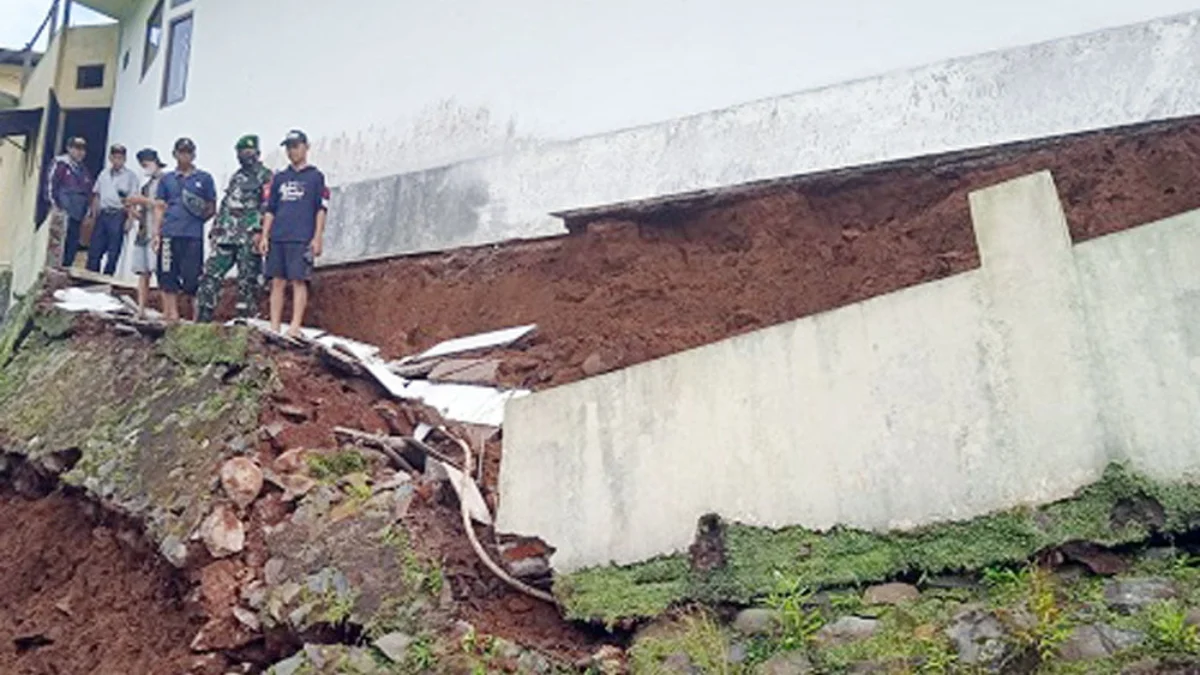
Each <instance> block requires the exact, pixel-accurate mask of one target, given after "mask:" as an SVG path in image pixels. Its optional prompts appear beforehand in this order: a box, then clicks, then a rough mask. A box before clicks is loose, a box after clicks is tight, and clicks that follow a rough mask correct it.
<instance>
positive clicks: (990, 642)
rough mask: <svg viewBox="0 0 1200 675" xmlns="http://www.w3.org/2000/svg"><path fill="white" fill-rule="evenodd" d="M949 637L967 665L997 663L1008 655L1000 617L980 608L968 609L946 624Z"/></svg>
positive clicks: (991, 664)
mask: <svg viewBox="0 0 1200 675" xmlns="http://www.w3.org/2000/svg"><path fill="white" fill-rule="evenodd" d="M946 637H948V638H949V639H950V642H951V643H952V644H953V645H954V648H955V650H956V651H957V652H958V660H959V662H960V663H962V664H965V665H972V666H973V665H985V666H998V665H999V664H1000V663H1002V662H1003V661H1004V659H1005V658H1006V657H1007V656H1008V651H1009V647H1008V646H1007V644H1006V643H1005V640H1004V627H1003V626H1002V625H1001V623H1000V621H999V619H997V618H996V617H994V616H992V615H991V614H989V613H988V612H985V611H983V610H979V609H969V610H966V611H964V612H960V613H959V614H958V615H957V616H955V617H954V621H953V623H951V624H950V626H949V627H948V628H946Z"/></svg>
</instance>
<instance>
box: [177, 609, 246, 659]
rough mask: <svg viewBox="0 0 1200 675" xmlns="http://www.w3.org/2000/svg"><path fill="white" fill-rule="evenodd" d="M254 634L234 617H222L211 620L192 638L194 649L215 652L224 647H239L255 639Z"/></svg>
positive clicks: (195, 650)
mask: <svg viewBox="0 0 1200 675" xmlns="http://www.w3.org/2000/svg"><path fill="white" fill-rule="evenodd" d="M254 638H255V636H254V634H253V633H251V632H250V631H248V630H246V629H245V628H244V627H243V626H242V625H241V624H240V623H239V622H238V621H237V620H236V619H234V618H233V617H229V616H226V617H220V618H216V619H212V620H210V621H209V622H208V623H206V624H204V627H203V628H201V629H200V631H199V632H198V633H196V637H194V638H193V639H192V644H191V647H192V651H194V652H213V651H218V650H224V649H237V648H238V647H244V646H246V645H247V644H250V643H251V642H253V641H254Z"/></svg>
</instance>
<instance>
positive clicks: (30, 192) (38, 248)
mask: <svg viewBox="0 0 1200 675" xmlns="http://www.w3.org/2000/svg"><path fill="white" fill-rule="evenodd" d="M73 30H74V29H73ZM69 32H71V31H67V32H60V33H59V34H58V35H56V36H55V38H54V40H53V41H52V42H51V43H50V44H49V45H48V47H47V49H46V53H45V54H44V55H43V56H42V58H41V61H40V62H39V63H38V64H37V66H36V67H35V68H34V69H33V71H32V72H31V73H30V76H29V80H28V81H27V82H26V83H25V88H24V90H23V91H22V94H21V101H20V106H19V107H20V108H25V109H32V108H44V107H45V106H46V105H47V103H48V102H49V100H50V90H51V88H52V87H53V86H54V83H55V81H56V79H57V77H58V72H59V63H60V57H61V54H62V53H63V45H64V40H63V36H64V35H66V34H67V33H69ZM46 132H47V130H46V118H45V116H43V117H42V127H41V129H40V130H39V132H38V136H37V138H36V139H34V142H33V144H32V146H31V147H29V148H27V149H26V150H25V151H22V150H20V149H18V148H16V147H14V146H13V145H12V144H11V143H5V144H3V147H2V148H0V268H4V269H8V270H10V271H11V273H12V283H11V287H10V290H11V292H12V293H14V294H17V295H20V294H23V293H25V291H26V290H28V289H29V287H30V286H32V285H33V282H34V281H36V280H37V276H38V274H39V273H40V271H41V269H42V267H43V265H44V264H45V261H46V245H47V244H48V242H49V239H48V234H49V233H48V231H47V228H41V230H35V228H34V222H33V220H34V216H35V213H36V208H37V190H38V182H39V179H40V175H39V172H40V169H41V165H42V139H43V138H44V137H45V134H46Z"/></svg>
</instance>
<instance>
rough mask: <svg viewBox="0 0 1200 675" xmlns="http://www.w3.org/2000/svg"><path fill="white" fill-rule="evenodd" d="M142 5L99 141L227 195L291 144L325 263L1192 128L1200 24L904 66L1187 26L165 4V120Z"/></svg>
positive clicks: (871, 13) (714, 8)
mask: <svg viewBox="0 0 1200 675" xmlns="http://www.w3.org/2000/svg"><path fill="white" fill-rule="evenodd" d="M166 4H167V5H168V6H169V5H170V3H169V2H168V3H166ZM151 5H152V1H151V0H146V1H145V2H143V3H142V4H141V5H140V9H139V10H138V11H137V12H136V13H135V14H134V15H133V16H132V17H129V18H127V19H126V20H124V22H123V33H122V40H121V45H122V47H121V50H122V54H121V55H120V56H118V58H119V59H122V58H123V53H124V51H125V50H126V49H128V50H130V51H131V57H130V65H129V67H128V68H127V69H126V70H123V71H122V72H121V73H120V77H119V79H118V83H117V96H116V102H115V104H114V111H113V123H112V129H111V137H112V139H113V140H114V141H119V142H124V143H125V144H126V145H128V146H130V147H140V146H142V145H147V144H149V145H154V146H156V147H158V148H159V149H160V151H162V152H163V153H164V155H166V154H169V153H167V150H169V148H170V145H171V143H172V141H173V140H174V139H175V138H176V137H178V136H181V135H188V136H191V137H192V138H194V139H195V140H196V142H197V144H198V145H199V153H200V156H199V163H200V164H201V166H203V167H205V168H208V169H209V170H211V171H212V172H213V173H214V175H215V176H216V178H217V180H218V181H224V179H225V178H226V177H227V176H228V174H229V173H230V172H231V171H232V169H233V168H235V163H234V154H233V151H232V149H231V145H232V143H233V141H234V140H235V139H236V138H237V137H238V136H239V135H241V134H243V133H247V132H257V133H259V134H261V135H262V136H263V137H264V141H265V142H267V143H272V142H273V141H274V140H275V139H277V138H280V137H281V135H282V134H283V133H284V132H285V131H286V129H288V128H289V127H292V126H297V127H301V128H303V129H305V130H306V131H308V132H309V134H310V136H311V137H312V139H313V142H314V153H313V160H314V162H315V163H316V164H317V165H318V166H321V167H322V168H324V169H325V170H326V172H327V173H328V174H329V176H330V179H331V183H332V184H334V185H338V186H341V187H342V188H343V189H342V190H340V191H339V192H338V193H336V194H335V199H334V206H333V210H332V212H331V216H330V231H331V241H330V242H329V245H328V246H327V247H326V251H327V254H326V256H325V257H324V258H323V261H322V262H324V263H326V264H329V263H337V262H346V261H350V260H356V259H362V258H364V257H375V256H383V255H395V254H401V253H412V252H417V251H427V250H438V249H446V248H452V247H456V246H467V245H478V244H484V243H490V242H495V241H500V240H505V239H519V238H531V237H539V236H546V235H552V234H556V233H559V232H561V231H562V228H561V224H560V223H559V222H558V221H557V220H556V219H554V218H552V217H551V216H549V215H548V214H549V213H550V212H551V211H556V210H563V209H572V208H579V207H584V206H592V205H596V204H602V203H607V202H614V201H622V200H628V199H636V198H643V197H652V196H657V195H662V194H666V193H671V192H678V191H684V190H693V189H699V188H709V187H714V186H721V185H728V184H733V183H740V182H745V181H750V180H755V179H760V178H768V177H773V176H780V175H790V174H797V173H805V172H811V171H819V170H824V169H830V168H837V167H843V166H849V165H854V164H862V163H868V162H877V161H884V160H890V159H899V158H905V157H912V156H917V155H922V154H929V153H935V152H943V151H947V150H954V149H960V148H964V147H973V146H983V145H990V144H994V143H999V142H1004V141H1011V140H1019V139H1027V138H1031V137H1036V136H1045V135H1052V134H1057V133H1069V132H1072V131H1079V130H1083V129H1092V128H1098V127H1104V126H1112V125H1120V124H1129V123H1135V122H1141V121H1145V120H1147V119H1156V118H1161V117H1166V116H1173V115H1186V114H1195V113H1200V28H1198V18H1200V14H1192V15H1184V16H1181V17H1177V18H1175V19H1171V20H1164V21H1159V22H1155V23H1152V24H1148V25H1139V26H1134V27H1127V28H1120V29H1115V30H1111V31H1107V32H1103V33H1099V34H1091V35H1087V36H1083V37H1078V38H1072V39H1067V40H1059V41H1056V42H1053V43H1049V44H1044V45H1037V46H1033V47H1022V48H1016V49H1011V50H1009V51H1004V52H996V53H990V54H985V55H982V56H977V57H971V58H966V59H961V60H956V61H949V62H942V63H940V64H938V65H935V66H929V67H922V68H917V69H914V70H907V71H905V70H901V69H902V68H905V67H911V66H914V65H916V64H917V63H921V62H928V61H937V60H939V59H945V58H948V57H953V56H958V55H961V54H964V53H970V52H978V51H981V50H986V49H990V48H999V47H1011V46H1012V45H1014V44H1020V43H1024V42H1029V41H1033V40H1039V39H1045V38H1051V37H1054V36H1057V35H1062V34H1065V33H1071V32H1076V31H1082V30H1089V29H1093V28H1097V27H1100V26H1103V25H1108V24H1111V23H1115V22H1122V21H1132V20H1137V19H1142V18H1146V17H1150V16H1154V15H1156V14H1161V13H1164V12H1170V11H1174V10H1182V9H1185V8H1186V6H1187V3H1185V2H1178V1H1174V0H1154V1H1152V2H1144V3H1138V4H1136V5H1134V4H1133V3H1085V4H1082V5H1080V4H1079V3H1076V2H1073V1H1072V0H1042V1H1040V2H1036V1H1035V0H1018V1H1016V2H1012V3H993V4H992V5H988V6H979V7H976V6H972V7H970V8H969V9H967V8H964V6H962V5H961V3H958V4H950V3H946V2H943V1H941V0H908V2H904V3H896V2H891V1H889V0H859V2H854V3H819V4H813V3H804V2H787V1H785V0H761V1H760V2H757V3H753V4H752V5H749V6H748V5H745V4H744V3H732V2H725V1H724V0H688V1H687V2H684V1H683V0H655V2H652V3H650V5H651V6H647V3H646V2H645V1H644V0H612V1H609V2H577V3H564V2H554V1H552V0H514V1H513V2H505V3H495V2H486V1H485V0H451V1H448V2H437V3H413V2H407V1H406V2H382V1H380V2H353V3H327V2H321V1H318V0H299V1H293V2H287V3H285V2H282V0H256V1H255V2H244V1H241V0H192V2H188V3H185V4H184V5H183V6H182V7H180V8H177V9H174V10H171V9H168V16H167V22H166V23H167V24H168V25H169V23H170V20H171V19H172V18H174V17H176V16H179V15H180V14H183V13H186V12H194V16H195V21H196V24H195V31H194V40H193V46H192V54H191V68H190V77H189V82H188V94H187V99H186V100H185V101H184V102H182V103H180V104H177V105H174V106H171V107H168V108H165V109H160V108H159V105H158V102H159V97H160V93H161V87H162V68H163V65H164V62H165V60H166V59H165V55H166V54H165V53H166V50H167V49H169V45H168V43H167V41H166V40H165V39H164V43H163V52H162V53H160V54H159V56H158V58H157V60H156V62H155V64H154V66H153V68H152V69H151V70H150V71H149V73H148V74H147V75H146V76H145V77H144V78H143V77H142V76H141V61H142V42H143V31H144V27H145V19H146V17H147V15H148V14H149V11H150V7H151ZM651 10H653V11H651ZM881 71H889V74H887V75H882V76H877V77H873V78H871V79H866V80H860V81H856V82H852V83H850V84H845V85H838V86H832V87H827V88H824V89H816V90H808V91H804V92H803V93H800V94H792V95H784V94H786V93H787V92H789V91H798V90H805V89H809V88H811V87H814V86H818V85H822V84H826V83H830V82H836V81H844V80H846V79H848V78H854V77H859V76H864V75H868V74H871V73H878V72H881ZM769 96H778V98H763V97H769ZM751 99H761V100H757V101H755V102H752V103H747V104H742V105H738V106H736V107H733V108H724V109H719V110H715V111H714V112H704V111H706V110H712V109H714V108H720V107H721V106H728V105H732V104H737V103H739V102H742V101H747V100H751ZM681 115H690V116H688V117H683V118H680V117H679V116H681ZM662 120H667V121H665V122H664V121H662ZM630 125H643V126H636V127H632V128H631V127H630ZM618 129H623V130H618ZM572 138H573V139H575V140H565V139H572ZM268 160H269V162H270V163H271V164H273V165H275V166H278V165H279V164H280V163H281V162H282V157H281V156H280V153H279V152H278V150H275V149H272V150H271V152H270V153H269V154H268Z"/></svg>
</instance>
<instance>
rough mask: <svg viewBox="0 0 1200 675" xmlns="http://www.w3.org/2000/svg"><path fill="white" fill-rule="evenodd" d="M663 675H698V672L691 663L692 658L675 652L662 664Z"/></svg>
mask: <svg viewBox="0 0 1200 675" xmlns="http://www.w3.org/2000/svg"><path fill="white" fill-rule="evenodd" d="M662 673H663V675H699V673H700V671H699V670H698V669H697V668H696V665H695V664H693V663H692V658H691V657H690V656H688V655H687V654H685V653H684V652H675V653H674V654H671V655H670V656H668V657H667V658H665V659H663V662H662Z"/></svg>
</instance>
